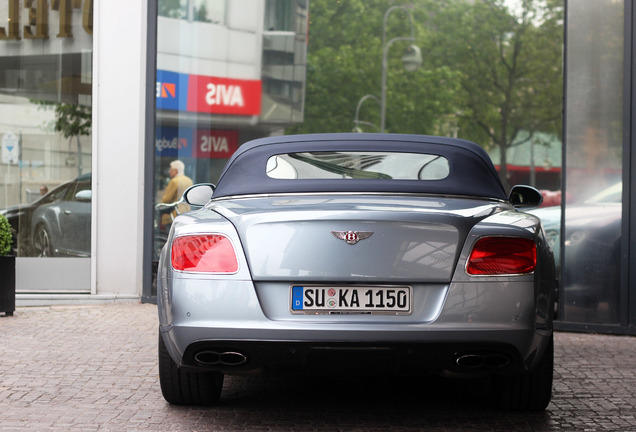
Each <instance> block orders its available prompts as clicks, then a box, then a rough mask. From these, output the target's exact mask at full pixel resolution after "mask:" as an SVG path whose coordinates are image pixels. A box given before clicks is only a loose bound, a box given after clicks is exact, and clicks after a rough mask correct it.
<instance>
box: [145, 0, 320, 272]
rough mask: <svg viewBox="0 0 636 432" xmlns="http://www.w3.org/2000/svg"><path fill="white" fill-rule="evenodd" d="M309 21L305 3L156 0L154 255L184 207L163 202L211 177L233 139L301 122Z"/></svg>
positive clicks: (235, 144) (228, 153)
mask: <svg viewBox="0 0 636 432" xmlns="http://www.w3.org/2000/svg"><path fill="white" fill-rule="evenodd" d="M307 19H308V10H307V2H306V1H293V2H289V1H270V0H268V1H266V2H265V1H261V0H247V1H241V2H238V1H229V0H160V1H159V3H158V18H157V87H156V108H157V110H156V128H155V148H154V150H153V152H154V176H155V177H154V185H155V188H154V201H155V204H156V211H155V220H154V258H155V260H156V259H157V256H158V253H159V250H160V248H161V246H162V245H163V242H164V239H165V238H166V235H167V232H168V230H169V228H170V225H171V223H172V218H173V217H174V215H175V214H176V213H177V212H179V211H183V209H184V208H183V207H182V206H181V207H180V208H178V209H177V210H178V211H177V212H175V211H174V210H173V209H172V207H170V206H167V204H170V203H173V202H174V201H176V200H178V199H179V198H180V197H181V193H182V192H183V189H184V188H186V187H187V186H188V185H190V184H192V183H193V182H194V183H201V182H211V183H215V182H216V181H217V180H218V178H219V176H220V174H221V171H222V170H223V167H224V166H225V163H226V162H227V160H228V159H229V158H230V157H231V156H232V154H233V153H234V152H235V151H236V150H237V149H238V147H239V145H240V144H241V143H243V142H246V141H249V140H250V139H252V138H258V137H263V136H268V135H270V134H271V133H273V132H278V133H280V132H282V129H283V128H284V127H286V126H289V125H292V124H295V123H297V122H299V121H302V113H303V101H304V98H303V95H304V84H305V80H304V78H305V62H306V49H307V37H306V35H307ZM175 167H176V168H175ZM175 191H176V193H175Z"/></svg>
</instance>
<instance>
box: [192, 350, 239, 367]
mask: <svg viewBox="0 0 636 432" xmlns="http://www.w3.org/2000/svg"><path fill="white" fill-rule="evenodd" d="M194 360H195V361H196V362H197V363H198V364H200V365H201V366H240V365H242V364H245V363H247V356H246V355H245V354H242V353H240V352H236V351H223V352H218V351H199V352H198V353H196V354H195V355H194Z"/></svg>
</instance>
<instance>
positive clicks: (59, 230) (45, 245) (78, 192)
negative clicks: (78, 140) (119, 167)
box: [0, 174, 92, 257]
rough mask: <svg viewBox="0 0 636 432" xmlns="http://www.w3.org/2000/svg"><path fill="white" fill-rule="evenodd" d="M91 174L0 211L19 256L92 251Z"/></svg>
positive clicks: (81, 254) (71, 253) (61, 254)
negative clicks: (27, 202) (33, 199)
mask: <svg viewBox="0 0 636 432" xmlns="http://www.w3.org/2000/svg"><path fill="white" fill-rule="evenodd" d="M91 199H92V192H91V174H84V175H81V176H79V177H77V178H75V179H74V180H71V181H69V182H66V183H64V184H61V185H60V186H57V187H56V188H55V189H53V190H52V191H50V192H49V193H47V194H46V195H44V196H42V197H41V198H40V199H38V200H36V201H35V202H33V203H30V204H19V205H14V206H11V207H7V208H5V209H2V210H0V213H2V214H4V215H5V216H6V218H7V219H8V220H9V222H10V223H11V227H12V228H13V231H14V232H13V235H14V237H15V238H14V241H15V245H14V247H15V249H16V252H17V253H18V255H19V256H37V257H58V256H72V257H87V256H90V253H91Z"/></svg>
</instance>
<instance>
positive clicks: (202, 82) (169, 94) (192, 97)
mask: <svg viewBox="0 0 636 432" xmlns="http://www.w3.org/2000/svg"><path fill="white" fill-rule="evenodd" d="M156 100H157V108H158V109H166V110H173V111H189V112H197V113H209V114H225V115H245V116H255V115H259V114H260V113H261V81H260V80H241V79H233V78H219V77H211V76H204V75H188V74H181V73H177V72H170V71H163V70H158V71H157V89H156Z"/></svg>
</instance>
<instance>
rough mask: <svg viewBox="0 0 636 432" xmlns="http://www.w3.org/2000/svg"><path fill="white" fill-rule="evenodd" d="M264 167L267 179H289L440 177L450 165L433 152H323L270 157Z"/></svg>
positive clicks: (424, 178) (403, 178) (426, 178)
mask: <svg viewBox="0 0 636 432" xmlns="http://www.w3.org/2000/svg"><path fill="white" fill-rule="evenodd" d="M266 170H267V176H268V177H270V178H273V179H289V180H292V179H293V180H318V179H374V180H380V179H384V180H391V179H393V180H442V179H444V178H446V177H448V175H449V164H448V160H447V159H446V158H445V157H443V156H440V155H435V154H421V153H398V152H362V151H338V152H327V151H325V152H306V153H284V154H278V155H275V156H271V157H270V158H269V159H268V160H267V168H266Z"/></svg>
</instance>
